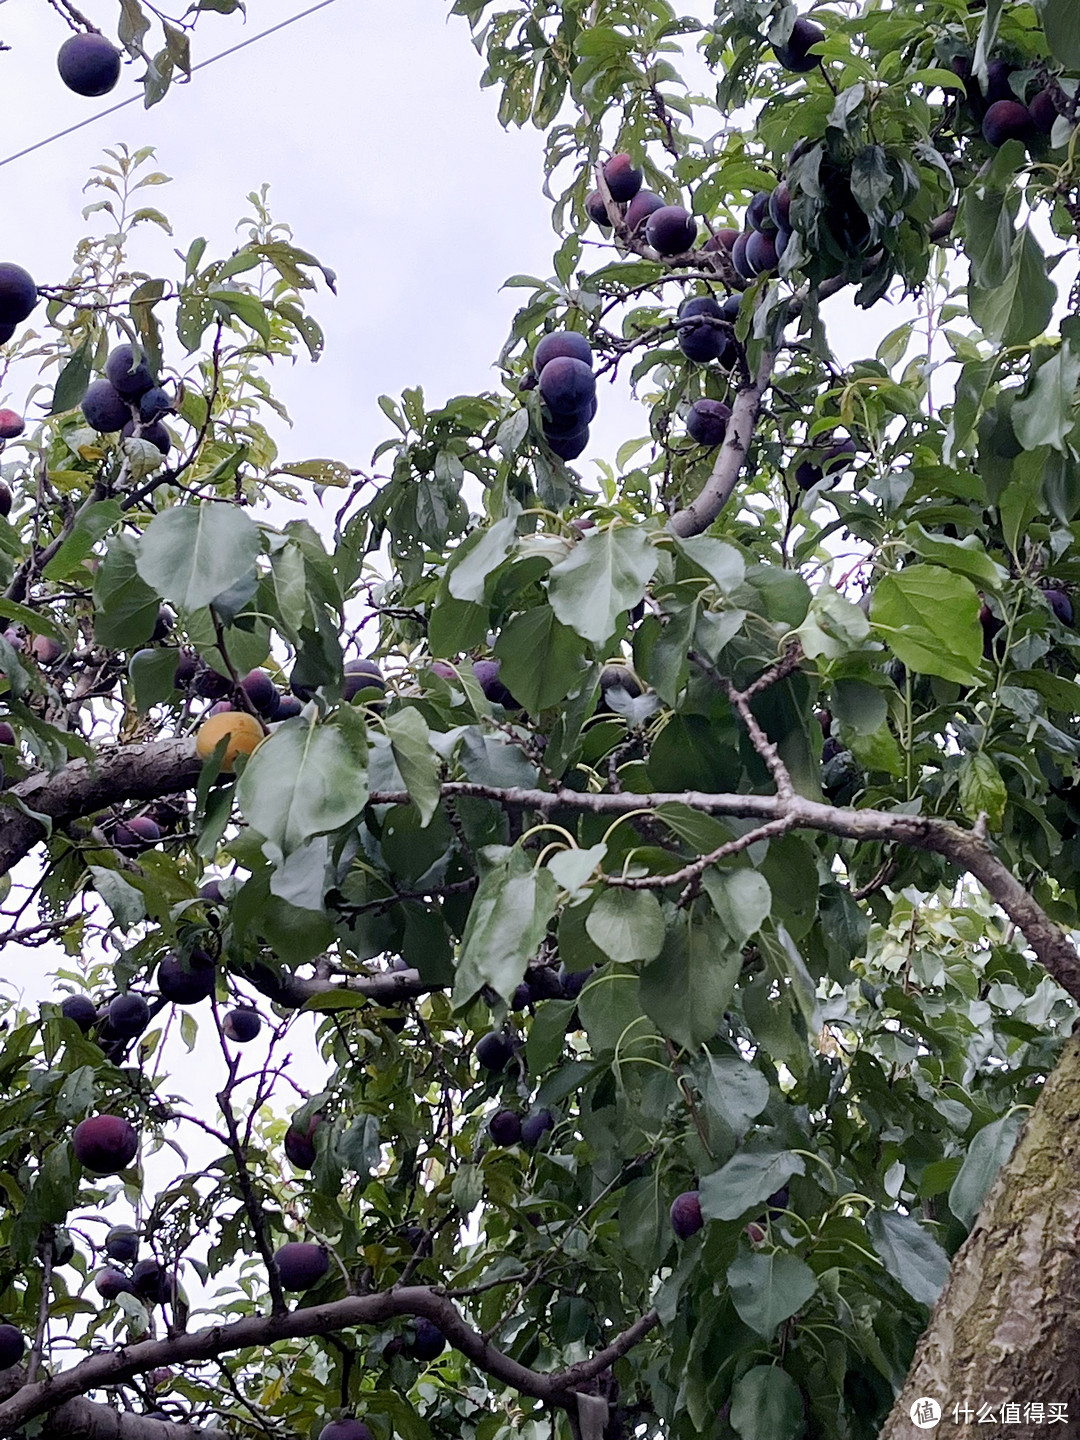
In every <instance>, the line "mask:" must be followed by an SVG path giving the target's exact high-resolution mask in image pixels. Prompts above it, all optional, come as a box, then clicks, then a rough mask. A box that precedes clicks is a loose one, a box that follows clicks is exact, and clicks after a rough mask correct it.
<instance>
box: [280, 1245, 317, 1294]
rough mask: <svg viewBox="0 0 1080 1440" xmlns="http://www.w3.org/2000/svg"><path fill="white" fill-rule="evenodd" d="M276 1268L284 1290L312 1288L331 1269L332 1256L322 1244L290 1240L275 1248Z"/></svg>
mask: <svg viewBox="0 0 1080 1440" xmlns="http://www.w3.org/2000/svg"><path fill="white" fill-rule="evenodd" d="M274 1268H275V1269H276V1270H277V1274H278V1279H279V1280H280V1281H281V1288H282V1289H283V1290H310V1289H312V1288H313V1287H314V1286H315V1285H317V1284H318V1283H319V1281H320V1280H322V1279H323V1277H324V1276H325V1275H326V1273H327V1271H328V1270H329V1269H330V1257H329V1255H327V1253H326V1250H325V1249H324V1247H323V1246H322V1245H315V1244H313V1243H312V1242H311V1241H308V1240H289V1241H286V1243H285V1244H284V1245H282V1246H280V1247H279V1248H278V1249H277V1250H275V1252H274Z"/></svg>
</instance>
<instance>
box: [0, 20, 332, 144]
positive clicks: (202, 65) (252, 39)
mask: <svg viewBox="0 0 1080 1440" xmlns="http://www.w3.org/2000/svg"><path fill="white" fill-rule="evenodd" d="M333 3H334V0H319V3H318V5H312V6H311V8H310V9H309V10H301V11H300V13H299V14H298V15H290V16H289V18H288V19H287V20H282V21H280V22H279V23H278V24H277V25H271V26H270V28H269V30H262V31H260V33H259V34H258V35H250V36H249V37H248V38H247V39H246V40H241V42H240V44H239V45H233V46H232V47H231V48H230V49H228V50H222V52H221V53H220V55H211V56H210V59H209V60H200V61H199V63H198V65H193V66H192V67H191V73H192V75H194V74H195V71H196V70H205V69H206V67H207V66H208V65H215V64H216V63H217V62H218V61H219V60H224V59H225V57H226V56H227V55H235V54H236V52H237V51H238V50H245V49H246V48H247V47H248V46H249V45H254V44H255V43H256V42H257V41H259V40H265V39H266V37H267V36H268V35H273V34H274V33H275V31H278V30H284V29H285V27H286V26H287V25H295V24H296V22H297V20H304V19H306V18H307V17H308V16H309V15H314V14H315V11H316V10H325V9H326V7H327V5H332V4H333ZM0 4H3V0H0ZM141 99H142V96H141V95H130V96H128V98H127V99H126V100H121V101H120V103H119V104H118V105H110V106H109V108H108V109H107V110H99V111H98V113H97V114H96V115H91V116H90V117H89V118H88V119H86V120H80V121H79V122H78V124H76V125H69V126H68V127H67V129H66V130H58V131H57V132H56V134H55V135H50V136H49V137H48V139H47V140H39V141H38V142H37V144H36V145H28V146H27V147H26V149H25V150H17V151H16V152H15V154H14V155H9V156H8V157H7V158H6V159H5V160H0V167H3V166H4V165H10V164H11V162H12V161H13V160H21V159H22V157H23V156H24V155H32V154H33V152H34V151H35V150H41V149H42V148H43V147H44V146H46V145H51V144H52V143H53V141H54V140H62V139H63V138H64V136H65V135H73V134H74V133H75V131H76V130H81V129H82V128H83V127H84V126H85V125H93V124H94V122H95V121H97V120H104V118H105V116H106V115H115V114H116V112H117V111H118V110H123V109H124V108H125V107H126V106H128V105H134V104H135V102H136V101H137V100H141Z"/></svg>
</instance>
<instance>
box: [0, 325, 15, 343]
mask: <svg viewBox="0 0 1080 1440" xmlns="http://www.w3.org/2000/svg"><path fill="white" fill-rule="evenodd" d="M14 334H15V326H14V325H9V324H7V323H6V322H5V323H4V324H3V325H0V345H6V344H7V342H8V341H9V340H10V339H11V337H12V336H13V335H14Z"/></svg>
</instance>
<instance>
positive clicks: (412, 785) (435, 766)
mask: <svg viewBox="0 0 1080 1440" xmlns="http://www.w3.org/2000/svg"><path fill="white" fill-rule="evenodd" d="M383 723H384V725H385V727H386V733H387V735H388V736H389V737H390V748H391V749H392V750H393V752H394V759H395V760H396V761H397V767H398V769H399V770H400V771H401V778H402V780H404V782H405V789H406V790H408V792H409V795H410V796H411V797H412V802H413V804H414V805H415V806H416V808H417V810H418V811H419V813H420V823H421V825H422V826H426V825H427V823H428V821H429V820H430V819H431V817H432V816H433V815H434V814H435V811H436V810H437V809H438V805H439V796H440V793H441V792H440V789H439V757H438V755H436V753H435V751H434V750H433V749H432V748H431V738H430V732H429V730H428V727H427V722H426V721H425V720H424V717H423V716H422V715H421V714H420V711H419V710H416V709H414V708H413V707H412V706H409V707H408V708H406V709H404V710H397V711H395V712H394V714H393V715H388V716H387V717H386V719H385V721H384V722H383Z"/></svg>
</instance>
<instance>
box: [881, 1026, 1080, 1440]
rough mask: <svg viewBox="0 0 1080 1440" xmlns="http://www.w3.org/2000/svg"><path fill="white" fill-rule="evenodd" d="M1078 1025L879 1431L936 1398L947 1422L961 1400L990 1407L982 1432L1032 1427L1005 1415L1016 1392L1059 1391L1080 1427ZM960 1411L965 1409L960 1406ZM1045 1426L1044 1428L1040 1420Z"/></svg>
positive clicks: (903, 1424) (1064, 1429)
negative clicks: (925, 1398)
mask: <svg viewBox="0 0 1080 1440" xmlns="http://www.w3.org/2000/svg"><path fill="white" fill-rule="evenodd" d="M1078 1180H1080V1036H1074V1038H1073V1039H1072V1040H1071V1041H1070V1042H1069V1044H1068V1046H1067V1047H1066V1049H1065V1051H1064V1054H1063V1055H1062V1058H1061V1061H1060V1063H1059V1064H1058V1066H1057V1069H1056V1070H1055V1071H1054V1072H1053V1074H1052V1075H1051V1076H1050V1078H1049V1079H1048V1080H1047V1082H1046V1087H1045V1089H1044V1090H1043V1092H1042V1094H1041V1095H1040V1097H1039V1101H1038V1104H1037V1105H1036V1106H1035V1108H1034V1110H1033V1111H1032V1113H1031V1115H1030V1116H1029V1118H1028V1121H1027V1124H1026V1125H1025V1127H1024V1129H1023V1130H1022V1131H1021V1134H1020V1137H1019V1141H1018V1143H1017V1145H1016V1148H1015V1149H1014V1151H1013V1154H1012V1157H1011V1158H1010V1159H1009V1160H1008V1162H1007V1163H1006V1164H1005V1165H1003V1166H1002V1168H1001V1170H1000V1171H999V1173H998V1176H997V1179H996V1180H995V1181H994V1184H993V1185H992V1186H991V1188H990V1193H989V1194H988V1195H987V1197H986V1201H985V1203H984V1204H983V1208H982V1210H981V1212H980V1214H979V1216H978V1219H977V1220H976V1222H975V1226H974V1229H973V1230H972V1232H971V1234H970V1235H969V1236H968V1238H967V1240H966V1241H965V1242H964V1245H963V1246H962V1248H961V1249H960V1251H959V1252H958V1254H957V1256H956V1258H955V1260H954V1261H953V1265H952V1269H951V1271H950V1273H949V1278H948V1280H947V1282H946V1284H945V1288H944V1290H943V1291H942V1292H941V1296H940V1298H939V1299H938V1302H937V1305H936V1306H935V1307H934V1311H933V1314H932V1315H931V1317H930V1324H929V1326H928V1327H927V1330H926V1332H925V1334H924V1335H923V1337H922V1339H921V1340H920V1341H919V1345H918V1348H917V1350H916V1352H915V1360H914V1363H913V1364H912V1367H911V1370H910V1371H909V1372H908V1377H907V1379H906V1381H905V1382H904V1388H903V1390H902V1391H901V1394H900V1397H899V1399H898V1400H897V1402H896V1405H895V1406H894V1407H893V1410H892V1412H891V1414H890V1415H889V1418H888V1420H887V1421H886V1423H885V1427H884V1429H883V1430H882V1432H881V1440H911V1437H913V1436H915V1435H917V1434H919V1433H920V1432H919V1431H918V1430H917V1429H916V1427H915V1426H914V1425H913V1424H912V1421H911V1417H910V1409H911V1406H912V1404H913V1402H914V1401H915V1400H916V1399H918V1398H919V1397H921V1396H929V1397H931V1398H932V1399H935V1400H937V1401H938V1403H939V1404H940V1405H941V1407H942V1410H943V1411H944V1414H943V1416H942V1422H941V1426H940V1429H939V1433H941V1432H944V1433H946V1434H950V1435H951V1434H955V1433H957V1432H956V1426H955V1424H954V1420H953V1407H954V1406H955V1405H961V1406H963V1405H965V1404H966V1405H969V1406H970V1407H971V1409H972V1410H973V1411H975V1412H976V1413H977V1412H978V1407H979V1406H980V1405H983V1404H986V1405H989V1406H990V1407H991V1411H992V1413H993V1414H994V1416H995V1423H989V1422H984V1423H981V1424H979V1423H978V1422H977V1421H971V1422H970V1423H971V1425H972V1433H977V1434H978V1435H979V1436H980V1437H982V1440H1006V1437H1009V1436H1012V1437H1015V1436H1017V1435H1019V1434H1023V1435H1030V1434H1031V1433H1033V1431H1032V1427H1031V1426H1030V1425H1029V1424H1027V1423H1025V1422H1024V1421H1023V1419H1021V1422H1020V1424H1014V1423H1013V1422H1012V1421H1011V1420H1010V1421H1006V1422H1004V1423H1003V1422H1002V1418H1001V1406H1002V1405H1003V1404H1004V1403H1005V1402H1008V1401H1018V1402H1019V1403H1020V1405H1021V1416H1022V1415H1023V1405H1024V1404H1025V1403H1027V1402H1030V1401H1037V1402H1042V1403H1043V1404H1044V1405H1045V1406H1047V1407H1048V1406H1049V1404H1050V1403H1051V1402H1061V1403H1064V1404H1066V1405H1067V1406H1068V1414H1069V1423H1068V1424H1065V1425H1054V1426H1052V1427H1050V1429H1049V1433H1050V1434H1052V1435H1059V1436H1062V1437H1067V1436H1075V1435H1078V1434H1080V1304H1078V1298H1080V1183H1078ZM961 1419H963V1415H961ZM1039 1433H1041V1430H1040V1431H1039Z"/></svg>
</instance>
